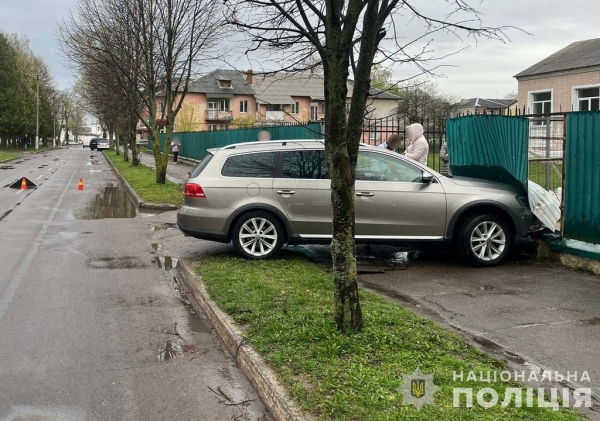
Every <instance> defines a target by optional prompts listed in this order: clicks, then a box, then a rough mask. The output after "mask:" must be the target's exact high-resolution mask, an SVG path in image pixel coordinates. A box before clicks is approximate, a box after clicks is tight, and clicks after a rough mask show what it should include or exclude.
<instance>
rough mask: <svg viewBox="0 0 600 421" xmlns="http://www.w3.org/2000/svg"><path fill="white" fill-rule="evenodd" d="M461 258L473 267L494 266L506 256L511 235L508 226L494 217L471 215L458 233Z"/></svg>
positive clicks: (510, 242) (500, 219)
mask: <svg viewBox="0 0 600 421" xmlns="http://www.w3.org/2000/svg"><path fill="white" fill-rule="evenodd" d="M458 242H459V244H458V246H459V250H460V253H461V255H462V257H463V258H464V259H465V260H466V261H467V262H468V263H470V264H472V265H474V266H482V267H489V266H496V265H498V264H500V263H501V262H502V261H503V260H504V259H505V258H506V256H507V255H508V253H509V251H510V247H511V245H512V235H511V232H510V228H509V226H508V224H507V223H506V222H505V221H504V220H503V219H502V218H499V217H498V216H495V215H473V216H471V217H469V218H467V219H466V220H465V221H464V222H463V224H462V226H461V228H460V231H459V235H458Z"/></svg>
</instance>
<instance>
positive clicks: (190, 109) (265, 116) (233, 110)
mask: <svg viewBox="0 0 600 421" xmlns="http://www.w3.org/2000/svg"><path fill="white" fill-rule="evenodd" d="M353 86H354V84H353V82H352V81H348V96H347V103H348V107H347V109H348V111H349V103H350V99H351V95H352V92H353ZM398 101H399V97H397V96H395V95H392V94H390V93H387V92H383V91H380V90H377V89H374V88H373V89H371V92H370V95H369V99H368V101H367V110H366V111H367V113H366V116H367V117H370V118H384V117H388V116H395V115H396V113H397V108H398ZM163 107H164V105H163V104H162V103H159V107H158V109H157V112H158V113H159V115H162V111H163ZM325 113H326V110H325V93H324V83H323V75H321V74H308V73H288V72H280V73H276V74H274V75H264V74H254V73H253V72H252V71H251V70H249V71H248V72H245V73H244V72H240V71H237V70H215V71H213V72H211V73H209V74H207V75H206V76H203V77H201V78H199V79H197V80H194V81H193V82H190V85H189V89H188V93H187V94H186V97H185V101H184V105H183V106H182V109H181V110H180V112H179V114H178V115H177V119H176V127H175V131H204V130H228V129H231V128H238V127H246V126H252V125H254V124H255V123H256V122H262V123H264V124H278V123H285V122H288V123H305V122H308V121H321V120H323V119H324V118H325ZM159 119H160V117H158V118H157V121H158V120H159ZM383 140H385V139H383Z"/></svg>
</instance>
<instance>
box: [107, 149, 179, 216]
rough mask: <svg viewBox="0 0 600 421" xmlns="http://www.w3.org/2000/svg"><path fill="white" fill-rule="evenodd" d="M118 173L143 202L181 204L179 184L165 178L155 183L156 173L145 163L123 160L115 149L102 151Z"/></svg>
mask: <svg viewBox="0 0 600 421" xmlns="http://www.w3.org/2000/svg"><path fill="white" fill-rule="evenodd" d="M104 154H105V155H106V156H107V157H108V159H110V160H111V161H112V163H113V164H114V165H115V167H116V168H117V170H119V173H121V175H122V176H123V178H124V179H125V180H127V182H128V183H129V185H130V186H131V187H132V188H133V189H134V190H135V191H136V192H137V193H138V194H139V195H140V197H141V198H142V199H143V200H144V202H148V203H168V204H171V205H176V206H181V203H182V201H183V192H182V189H181V186H180V185H179V184H176V183H173V182H171V181H169V180H167V182H166V184H157V183H156V173H155V172H154V170H153V169H152V168H150V167H147V166H145V165H142V164H140V165H136V166H134V165H131V161H129V162H125V161H123V155H122V154H121V155H119V156H117V154H116V153H115V151H104Z"/></svg>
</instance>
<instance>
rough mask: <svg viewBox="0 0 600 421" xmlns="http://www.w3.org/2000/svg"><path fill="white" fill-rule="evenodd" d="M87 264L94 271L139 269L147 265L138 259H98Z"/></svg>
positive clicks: (126, 257) (131, 257)
mask: <svg viewBox="0 0 600 421" xmlns="http://www.w3.org/2000/svg"><path fill="white" fill-rule="evenodd" d="M87 264H88V265H89V266H91V267H92V268H94V269H139V268H145V267H147V265H146V264H145V263H143V262H142V261H141V260H140V259H139V258H138V257H133V256H124V257H101V258H99V259H94V260H88V262H87Z"/></svg>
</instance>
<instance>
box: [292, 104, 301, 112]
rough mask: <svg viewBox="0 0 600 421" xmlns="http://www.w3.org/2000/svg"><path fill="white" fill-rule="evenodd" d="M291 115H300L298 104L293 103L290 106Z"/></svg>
mask: <svg viewBox="0 0 600 421" xmlns="http://www.w3.org/2000/svg"><path fill="white" fill-rule="evenodd" d="M292 114H300V103H299V102H294V103H293V104H292Z"/></svg>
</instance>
